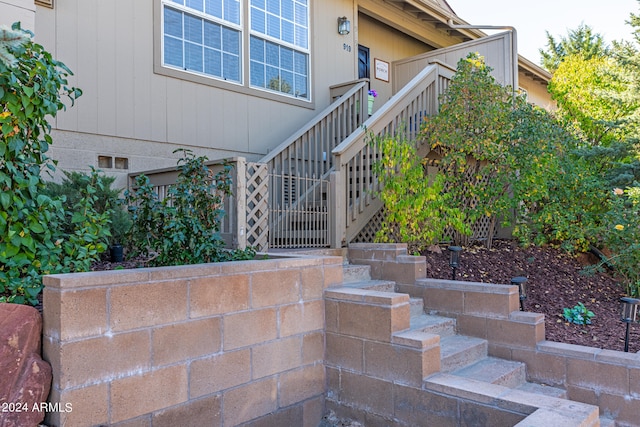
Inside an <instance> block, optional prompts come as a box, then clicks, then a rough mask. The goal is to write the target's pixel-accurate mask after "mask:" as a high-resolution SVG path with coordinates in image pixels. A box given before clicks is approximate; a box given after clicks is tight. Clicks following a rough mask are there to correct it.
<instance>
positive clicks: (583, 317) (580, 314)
mask: <svg viewBox="0 0 640 427" xmlns="http://www.w3.org/2000/svg"><path fill="white" fill-rule="evenodd" d="M562 316H563V317H564V318H565V320H566V321H567V322H569V323H573V324H576V325H590V324H591V319H592V318H593V317H594V316H595V314H594V313H593V311H591V310H589V309H588V308H587V307H585V305H584V304H583V303H581V302H579V303H578V304H576V305H575V306H574V307H573V308H565V309H564V310H563V312H562Z"/></svg>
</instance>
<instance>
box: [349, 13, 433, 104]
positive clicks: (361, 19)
mask: <svg viewBox="0 0 640 427" xmlns="http://www.w3.org/2000/svg"><path fill="white" fill-rule="evenodd" d="M358 43H359V44H361V45H363V46H366V47H368V48H369V49H370V51H369V53H370V56H371V89H375V90H376V91H378V94H379V98H378V99H377V100H376V104H375V106H376V107H378V106H379V105H380V104H382V102H384V101H385V100H387V99H389V98H390V97H391V96H392V95H393V93H392V83H391V82H392V79H393V78H394V76H393V75H392V73H391V71H390V75H389V78H390V80H389V82H388V83H387V82H385V81H383V80H379V79H376V78H375V75H374V69H373V68H374V59H375V58H378V59H380V60H383V61H385V62H388V63H389V67H390V68H391V63H392V62H393V61H395V60H398V59H404V58H408V57H412V56H414V55H418V54H421V53H424V52H428V51H430V50H432V49H433V48H432V47H431V46H429V45H427V44H424V43H422V42H420V41H418V40H416V39H414V38H409V37H408V36H407V35H406V34H404V33H402V32H400V31H398V30H396V29H394V28H392V27H390V26H388V25H386V24H384V23H382V22H380V21H378V20H376V19H374V18H372V17H370V16H368V15H365V14H362V13H361V14H359V16H358ZM374 109H375V108H374Z"/></svg>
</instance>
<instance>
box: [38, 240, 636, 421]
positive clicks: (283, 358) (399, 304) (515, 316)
mask: <svg viewBox="0 0 640 427" xmlns="http://www.w3.org/2000/svg"><path fill="white" fill-rule="evenodd" d="M349 259H350V261H351V262H354V263H360V264H367V265H370V266H371V271H372V276H373V278H378V279H380V278H382V279H387V280H395V281H396V282H397V290H398V291H399V292H402V293H405V294H409V295H411V296H412V297H422V298H423V299H424V301H425V308H426V310H427V311H432V312H435V313H439V314H444V315H446V316H449V317H453V318H456V321H457V329H458V333H461V334H465V335H470V336H476V337H480V338H484V339H487V340H488V348H489V353H490V354H491V355H493V356H496V357H501V358H505V359H511V360H517V361H522V362H525V363H526V365H527V378H528V379H529V380H530V381H537V382H541V383H546V384H550V385H554V386H557V387H563V388H565V389H566V390H567V393H568V397H569V398H570V399H572V400H576V401H580V402H584V403H589V404H594V405H598V406H599V407H600V412H601V413H602V414H605V415H611V416H612V417H615V418H616V422H617V423H618V424H619V425H636V426H639V425H640V419H638V415H637V414H640V386H638V384H640V355H637V354H628V353H622V352H617V351H609V350H598V349H592V348H587V347H580V346H575V345H568V344H560V343H552V342H547V341H545V340H544V318H543V316H542V315H540V314H536V313H527V312H519V311H518V293H517V288H515V287H511V286H508V285H492V284H479V283H469V282H451V281H442V280H431V279H425V278H424V276H425V272H426V265H425V260H424V257H414V256H408V255H407V254H406V246H405V245H393V244H392V245H367V244H358V245H354V247H353V248H350V250H349ZM342 263H343V259H342V257H336V256H324V257H314V256H297V257H286V256H282V257H280V258H277V259H269V260H260V261H251V262H247V261H243V262H233V263H223V264H210V265H196V266H184V267H163V268H154V269H139V270H121V271H108V272H95V273H79V274H69V275H57V276H48V277H46V278H45V286H46V288H45V290H44V312H43V320H44V325H43V354H44V358H45V359H46V360H47V361H48V362H49V363H51V365H52V369H53V375H54V378H53V384H52V391H51V394H50V396H49V402H50V403H51V404H52V405H54V406H55V407H58V408H61V411H59V412H52V413H49V414H48V416H47V419H46V422H47V423H48V425H50V426H62V425H65V426H68V427H73V426H92V425H115V426H125V425H126V426H133V425H135V426H151V425H153V426H154V427H157V426H163V425H166V426H175V425H212V426H216V425H217V426H221V427H222V426H224V427H226V426H230V425H238V424H242V425H247V426H248V425H252V426H254V425H296V426H309V427H316V426H317V425H318V423H319V422H320V419H321V417H322V413H323V410H324V409H325V405H326V406H327V407H329V408H335V409H341V411H342V416H349V413H350V412H349V411H351V413H352V415H353V418H359V419H363V418H362V417H366V419H367V420H368V421H369V422H370V423H371V425H379V424H381V423H382V424H384V423H385V422H386V421H385V420H388V419H389V417H388V415H389V414H391V413H393V414H394V415H393V417H394V418H395V419H396V420H402V422H404V423H405V424H406V425H415V424H416V423H419V422H420V420H423V419H424V417H429V419H431V420H433V421H434V422H436V421H437V423H436V424H434V425H451V423H455V422H456V414H460V413H461V411H462V409H464V408H469V407H470V406H469V405H474V404H473V402H469V401H466V400H465V399H454V400H452V399H451V398H449V397H446V398H445V397H443V396H442V395H441V394H440V393H438V392H434V391H433V390H431V391H429V390H425V389H424V388H422V389H421V387H420V385H419V383H420V381H421V379H422V378H424V377H425V376H428V375H429V374H430V373H432V372H436V371H437V370H438V369H439V368H438V366H436V365H437V364H438V363H439V341H438V340H439V337H438V336H437V335H430V334H426V333H425V334H419V336H416V335H415V333H411V332H403V331H405V330H406V329H407V328H408V322H409V315H408V312H409V307H408V305H409V303H408V298H409V297H408V295H398V294H396V295H394V296H391V295H389V294H387V295H385V294H383V293H379V292H375V291H362V290H354V289H350V290H345V289H341V290H338V285H340V284H341V283H342V274H343V270H342ZM334 287H335V289H333V288H334ZM328 288H332V289H331V290H327V289H328ZM325 313H326V319H325ZM363 397H364V398H365V401H364V402H362V401H361V399H362V398H363ZM350 401H351V402H352V403H353V404H347V405H346V406H345V405H342V404H338V402H350ZM356 403H357V405H356ZM67 404H70V405H71V406H70V407H71V408H72V410H70V411H69V410H67V409H68V408H69V405H67ZM358 405H360V406H358ZM374 408H375V411H374V410H373V409H374ZM476 411H485V412H486V416H487V417H488V419H495V417H502V416H504V415H505V413H504V411H500V410H499V409H496V408H492V407H488V406H486V405H481V406H479V407H477V408H476V407H474V408H471V412H476ZM512 415H513V416H514V418H513V420H512V421H513V422H514V423H515V422H517V421H518V420H519V419H522V417H523V416H525V415H526V414H525V413H522V414H512ZM412 423H413V424H412ZM398 425H401V424H398Z"/></svg>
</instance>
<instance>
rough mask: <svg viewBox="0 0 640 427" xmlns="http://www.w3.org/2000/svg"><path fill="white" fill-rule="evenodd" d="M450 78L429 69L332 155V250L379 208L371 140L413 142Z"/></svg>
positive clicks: (449, 72)
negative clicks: (398, 137)
mask: <svg viewBox="0 0 640 427" xmlns="http://www.w3.org/2000/svg"><path fill="white" fill-rule="evenodd" d="M454 72H455V70H453V69H452V68H450V67H448V66H446V65H444V64H441V63H433V64H430V65H428V66H427V67H425V68H424V69H423V70H422V71H421V72H420V73H418V75H416V76H415V77H414V78H413V79H412V80H411V81H410V82H409V83H408V84H407V85H405V86H404V87H403V88H402V89H400V90H399V91H398V92H397V93H396V94H395V95H394V96H393V97H392V98H391V99H390V100H389V101H387V102H386V103H385V104H384V105H383V106H382V107H381V108H380V109H379V110H378V111H376V113H374V114H373V115H372V116H371V117H370V118H369V120H367V121H366V122H365V123H364V125H363V126H362V127H361V128H358V129H357V130H356V131H355V132H353V133H352V134H351V135H349V137H348V138H346V139H345V140H344V141H343V142H342V143H341V144H340V145H338V146H337V147H336V148H335V149H334V150H333V152H332V154H333V171H332V172H331V176H330V197H329V200H330V208H329V212H331V219H332V223H331V225H330V229H331V230H332V235H331V246H332V247H341V246H344V245H346V244H348V243H349V242H350V241H351V240H352V239H353V238H354V237H355V236H356V235H357V234H358V233H359V232H360V231H361V230H362V229H363V227H365V225H366V224H367V223H368V222H369V221H370V220H371V219H372V218H373V217H374V216H375V215H376V214H377V213H378V212H379V211H380V209H381V208H382V202H381V201H380V200H379V199H378V198H377V197H376V193H377V192H378V191H379V190H380V183H379V182H378V180H377V177H376V176H375V174H374V173H373V165H374V163H375V162H376V160H377V158H378V156H379V154H380V152H379V147H377V146H376V145H375V144H373V143H371V142H370V139H371V138H370V136H371V135H375V136H381V135H385V134H388V135H397V134H398V133H399V132H403V133H404V134H405V136H406V138H407V140H409V141H412V140H415V138H416V136H417V135H418V132H419V130H420V124H421V122H422V120H423V119H424V118H425V117H428V116H430V115H433V114H436V113H437V112H438V97H439V95H440V94H442V93H443V92H444V90H445V89H446V88H447V86H448V82H449V80H451V77H452V76H453V74H454Z"/></svg>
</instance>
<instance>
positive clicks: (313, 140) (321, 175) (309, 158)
mask: <svg viewBox="0 0 640 427" xmlns="http://www.w3.org/2000/svg"><path fill="white" fill-rule="evenodd" d="M368 82H369V81H368V80H367V79H362V80H357V81H353V82H348V83H344V84H341V85H337V86H334V87H332V88H331V96H332V98H334V99H335V101H334V102H333V103H332V104H331V105H329V106H328V107H327V108H326V109H325V110H323V111H322V112H321V113H320V114H319V115H318V116H316V117H315V118H314V119H313V120H312V121H310V122H309V123H307V124H306V125H305V126H303V127H301V128H300V130H299V131H298V132H297V133H296V134H294V135H292V136H291V137H290V138H288V139H287V140H286V141H284V142H283V143H282V144H280V145H279V146H277V147H276V148H275V149H274V150H272V151H271V152H270V153H269V154H267V155H266V156H265V157H263V158H262V159H261V160H260V161H259V163H266V164H267V165H268V170H269V176H270V181H269V194H268V198H269V207H270V215H269V247H272V248H276V247H288V248H291V247H305V246H329V238H328V236H329V229H328V216H329V215H328V214H327V206H326V187H327V181H328V175H329V173H330V171H331V169H332V167H333V159H332V157H331V151H332V150H333V149H334V148H335V147H336V146H338V145H339V144H340V143H341V142H342V141H344V139H345V138H347V137H348V136H349V135H351V134H352V133H353V132H354V131H356V130H357V129H359V128H360V127H361V126H362V124H363V123H364V122H365V121H366V120H367V119H368V118H369V116H368V114H367V91H368ZM305 218H313V220H312V221H311V225H312V227H313V230H311V229H309V228H308V227H306V226H305V227H301V226H300V222H301V221H303V220H305ZM319 236H325V237H319Z"/></svg>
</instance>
